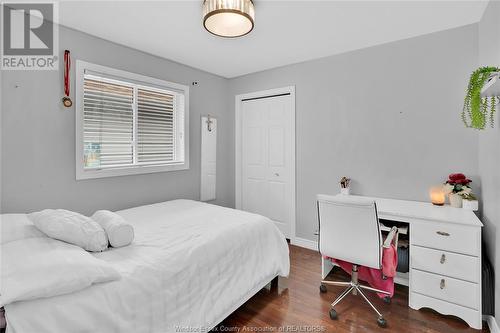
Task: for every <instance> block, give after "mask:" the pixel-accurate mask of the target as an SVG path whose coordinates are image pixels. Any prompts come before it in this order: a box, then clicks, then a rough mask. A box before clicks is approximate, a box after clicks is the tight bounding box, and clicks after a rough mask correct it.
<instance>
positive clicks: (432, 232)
mask: <svg viewBox="0 0 500 333" xmlns="http://www.w3.org/2000/svg"><path fill="white" fill-rule="evenodd" d="M479 231H480V229H479V228H472V227H467V226H462V225H457V224H450V223H436V222H432V223H425V224H418V223H415V224H413V225H412V226H411V231H410V240H411V243H412V244H414V245H420V246H424V247H431V248H433V249H438V250H445V251H452V252H458V253H463V254H468V255H473V256H479V250H480V248H479V246H480V244H479V234H478V233H479Z"/></svg>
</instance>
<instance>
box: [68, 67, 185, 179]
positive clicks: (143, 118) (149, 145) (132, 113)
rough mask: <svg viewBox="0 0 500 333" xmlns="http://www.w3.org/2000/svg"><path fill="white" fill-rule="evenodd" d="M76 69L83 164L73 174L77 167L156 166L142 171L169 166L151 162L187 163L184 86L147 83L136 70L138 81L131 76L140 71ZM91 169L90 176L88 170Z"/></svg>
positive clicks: (98, 169)
mask: <svg viewBox="0 0 500 333" xmlns="http://www.w3.org/2000/svg"><path fill="white" fill-rule="evenodd" d="M88 65H91V64H88ZM95 66H97V65H95ZM99 67H102V66H99ZM110 71H111V69H110ZM80 72H81V74H82V78H81V82H79V87H77V90H78V89H79V90H80V92H79V94H80V99H81V100H80V101H79V102H80V103H79V104H80V106H79V108H80V109H81V110H80V112H81V114H80V119H81V124H80V126H81V140H82V144H81V148H82V150H83V152H82V153H83V156H82V159H83V167H82V169H81V170H79V169H78V166H77V178H78V174H79V173H80V178H96V177H105V176H108V175H109V176H113V175H122V174H131V173H141V172H138V171H134V172H126V173H123V172H120V173H119V174H116V173H113V172H112V170H118V169H120V170H122V169H132V168H135V169H139V168H143V169H144V168H146V167H149V169H152V170H155V171H145V172H156V171H169V170H171V169H168V168H167V169H165V168H163V169H158V170H157V169H154V168H153V167H155V166H172V165H176V166H177V167H176V168H173V169H172V170H179V169H185V168H187V163H186V161H185V158H184V157H185V148H186V145H185V140H184V131H185V123H184V121H185V98H186V93H187V92H186V91H187V87H186V90H182V89H175V88H178V87H174V88H173V89H172V88H170V87H167V86H165V87H163V86H161V85H158V84H157V83H158V82H157V81H159V80H156V79H151V80H152V81H154V83H152V84H148V82H145V81H146V80H145V79H147V78H146V77H143V76H140V78H141V79H142V80H140V81H139V80H136V77H135V76H138V75H136V74H131V73H129V74H130V76H131V77H130V78H127V77H121V76H116V75H114V74H115V73H111V74H109V73H99V72H96V71H93V70H88V69H83V70H82V69H81V70H80ZM115 72H120V73H121V74H123V73H124V74H127V73H126V72H122V71H118V70H115ZM124 76H126V75H124ZM161 82H164V81H161ZM179 86H180V85H179ZM180 87H185V86H180ZM77 104H78V103H77ZM77 125H78V124H77ZM77 160H78V157H77ZM179 166H181V167H179ZM100 170H107V174H106V175H99V174H98V172H99V171H100ZM86 171H88V172H87V174H86V175H85V176H82V174H85V172H86ZM92 171H94V172H95V173H93V174H94V176H89V175H90V174H92Z"/></svg>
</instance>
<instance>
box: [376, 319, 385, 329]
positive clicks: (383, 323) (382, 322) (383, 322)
mask: <svg viewBox="0 0 500 333" xmlns="http://www.w3.org/2000/svg"><path fill="white" fill-rule="evenodd" d="M377 324H378V326H380V327H382V328H384V327H387V320H385V319H384V318H382V317H380V318H379V319H377Z"/></svg>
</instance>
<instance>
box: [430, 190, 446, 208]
mask: <svg viewBox="0 0 500 333" xmlns="http://www.w3.org/2000/svg"><path fill="white" fill-rule="evenodd" d="M429 195H430V197H431V202H432V204H433V205H436V206H442V205H444V202H445V200H446V195H445V193H444V190H443V187H442V186H436V187H433V188H431V190H430V191H429Z"/></svg>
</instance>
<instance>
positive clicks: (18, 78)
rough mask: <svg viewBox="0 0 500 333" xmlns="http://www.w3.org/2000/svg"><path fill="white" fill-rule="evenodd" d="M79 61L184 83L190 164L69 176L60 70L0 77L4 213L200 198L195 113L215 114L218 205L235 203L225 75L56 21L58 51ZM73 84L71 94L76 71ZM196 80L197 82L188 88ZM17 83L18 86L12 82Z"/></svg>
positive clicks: (69, 125)
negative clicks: (100, 175) (187, 90)
mask: <svg viewBox="0 0 500 333" xmlns="http://www.w3.org/2000/svg"><path fill="white" fill-rule="evenodd" d="M64 49H69V50H71V53H72V57H73V60H76V59H81V60H85V61H89V62H93V63H97V64H101V65H105V66H110V67H114V68H118V69H124V70H127V71H130V72H135V73H140V74H144V75H149V76H152V77H156V78H160V79H164V80H168V81H172V82H177V83H181V84H186V85H189V86H190V169H189V170H187V171H176V172H166V173H155V174H148V175H137V176H125V177H112V178H104V179H95V180H82V181H76V180H75V110H74V108H71V109H66V108H64V107H63V106H62V103H61V97H62V93H63V85H62V72H61V71H10V72H4V73H3V75H2V81H1V84H2V87H1V88H2V97H3V98H2V101H1V103H2V117H3V119H2V127H1V136H2V138H1V139H2V140H1V143H2V163H1V172H2V179H1V180H2V184H1V190H2V206H3V207H2V208H3V212H4V213H9V212H27V211H33V210H38V209H42V208H47V207H54V208H55V207H59V208H67V209H72V210H75V211H79V212H82V213H92V212H93V211H95V210H96V209H100V208H106V209H121V208H127V207H132V206H137V205H141V204H147V203H154V202H159V201H165V200H169V199H174V198H192V199H198V198H199V186H200V185H199V184H200V130H199V129H200V115H201V114H207V113H210V114H211V115H214V116H216V117H218V118H219V131H218V143H219V145H218V157H217V163H218V164H217V200H216V203H217V204H221V205H227V206H233V205H234V186H233V184H234V180H233V179H234V176H233V174H234V170H233V169H234V167H233V161H234V152H233V150H234V149H233V146H234V145H233V143H232V142H233V137H234V134H233V122H232V115H230V113H232V109H231V108H230V107H229V103H228V99H227V90H228V81H227V80H226V79H224V78H221V77H218V76H215V75H211V74H208V73H205V72H202V71H199V70H196V69H193V68H190V67H187V66H184V65H181V64H177V63H174V62H172V61H168V60H165V59H161V58H158V57H154V56H151V55H148V54H145V53H142V52H139V51H137V50H133V49H130V48H127V47H124V46H120V45H117V44H114V43H111V42H108V41H104V40H102V39H98V38H95V37H92V36H90V35H86V34H83V33H80V32H77V31H74V30H70V29H67V28H63V27H61V29H60V51H61V55H62V51H63V50H64ZM72 79H73V82H72V89H73V93H74V87H75V85H74V75H73V78H72ZM192 81H199V85H198V86H191V82H192ZM16 87H17V88H16Z"/></svg>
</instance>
